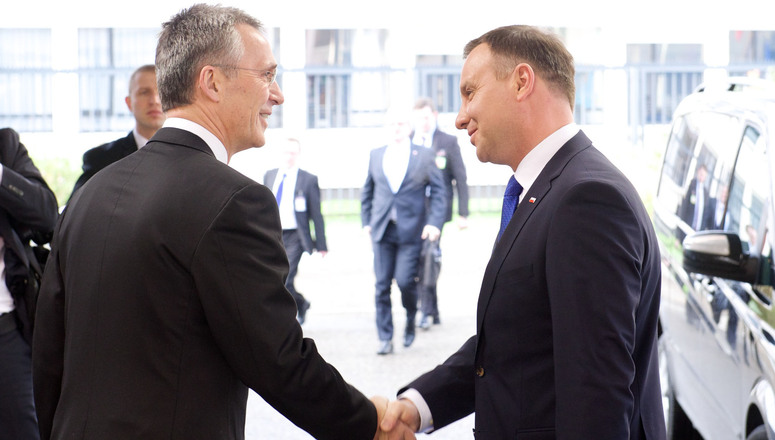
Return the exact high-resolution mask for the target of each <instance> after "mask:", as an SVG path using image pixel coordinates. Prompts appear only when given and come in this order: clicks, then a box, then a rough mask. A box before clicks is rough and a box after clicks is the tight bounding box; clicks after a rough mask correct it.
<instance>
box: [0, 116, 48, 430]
mask: <svg viewBox="0 0 775 440" xmlns="http://www.w3.org/2000/svg"><path fill="white" fill-rule="evenodd" d="M56 219H57V202H56V197H55V196H54V193H53V192H52V191H51V190H50V189H49V187H48V185H47V184H46V182H45V181H44V180H43V177H42V176H41V174H40V171H38V168H37V167H35V164H34V163H33V162H32V159H30V157H29V155H28V154H27V149H26V148H25V147H24V145H23V144H21V143H20V142H19V135H18V133H16V132H15V131H14V130H13V129H10V128H4V129H1V130H0V277H2V282H0V440H29V439H38V438H39V436H38V425H37V418H36V416H35V406H34V404H33V397H32V359H31V352H30V343H31V342H32V339H31V338H32V328H31V325H32V321H31V314H33V313H34V310H31V309H32V308H33V307H34V304H30V303H28V302H27V299H26V298H27V296H26V295H25V293H26V290H27V286H28V283H29V280H28V276H29V273H30V272H29V267H30V264H31V263H30V259H31V258H34V257H33V256H32V250H31V249H30V243H29V242H30V237H31V235H32V232H33V231H35V232H36V233H38V234H42V235H48V234H50V233H51V231H53V229H54V224H55V223H56ZM33 264H34V263H33Z"/></svg>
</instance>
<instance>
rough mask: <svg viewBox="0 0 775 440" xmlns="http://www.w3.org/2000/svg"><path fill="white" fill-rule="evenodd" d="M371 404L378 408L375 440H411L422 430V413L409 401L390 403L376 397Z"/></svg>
mask: <svg viewBox="0 0 775 440" xmlns="http://www.w3.org/2000/svg"><path fill="white" fill-rule="evenodd" d="M371 402H372V403H373V404H374V406H375V407H376V408H377V433H376V434H374V440H411V439H414V438H415V436H414V433H415V432H417V431H418V430H419V429H420V412H419V411H417V407H415V406H414V404H413V403H412V402H411V401H410V400H407V399H400V400H394V401H392V402H389V401H388V399H387V398H385V397H382V396H374V397H372V398H371Z"/></svg>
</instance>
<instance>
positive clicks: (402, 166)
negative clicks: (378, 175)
mask: <svg viewBox="0 0 775 440" xmlns="http://www.w3.org/2000/svg"><path fill="white" fill-rule="evenodd" d="M411 151H412V147H411V144H410V143H409V139H406V140H405V141H403V142H400V143H397V144H396V143H393V144H388V146H387V148H385V156H383V158H382V171H383V172H384V173H385V177H387V180H388V185H390V189H391V190H392V191H393V194H395V193H397V192H398V190H399V189H400V188H401V183H403V181H404V177H405V176H406V169H407V167H409V154H410V152H411Z"/></svg>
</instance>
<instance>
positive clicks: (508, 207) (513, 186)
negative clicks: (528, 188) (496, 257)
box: [498, 176, 522, 240]
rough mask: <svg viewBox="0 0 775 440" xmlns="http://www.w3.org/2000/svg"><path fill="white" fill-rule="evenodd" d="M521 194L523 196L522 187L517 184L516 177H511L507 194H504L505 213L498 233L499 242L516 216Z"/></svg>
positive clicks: (502, 215) (507, 186)
mask: <svg viewBox="0 0 775 440" xmlns="http://www.w3.org/2000/svg"><path fill="white" fill-rule="evenodd" d="M520 194H522V185H520V184H519V182H517V179H515V178H514V176H511V179H509V183H508V184H507V185H506V192H505V193H503V211H502V212H501V229H500V231H498V240H500V239H501V235H503V231H504V230H505V229H506V226H507V225H508V224H509V221H511V217H512V216H514V211H515V210H516V209H517V203H519V195H520Z"/></svg>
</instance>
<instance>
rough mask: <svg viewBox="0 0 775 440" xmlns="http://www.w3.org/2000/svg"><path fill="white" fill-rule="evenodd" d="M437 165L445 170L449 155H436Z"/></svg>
mask: <svg viewBox="0 0 775 440" xmlns="http://www.w3.org/2000/svg"><path fill="white" fill-rule="evenodd" d="M436 166H437V167H438V168H439V169H440V170H443V169H444V168H446V167H447V157H446V156H436Z"/></svg>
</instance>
